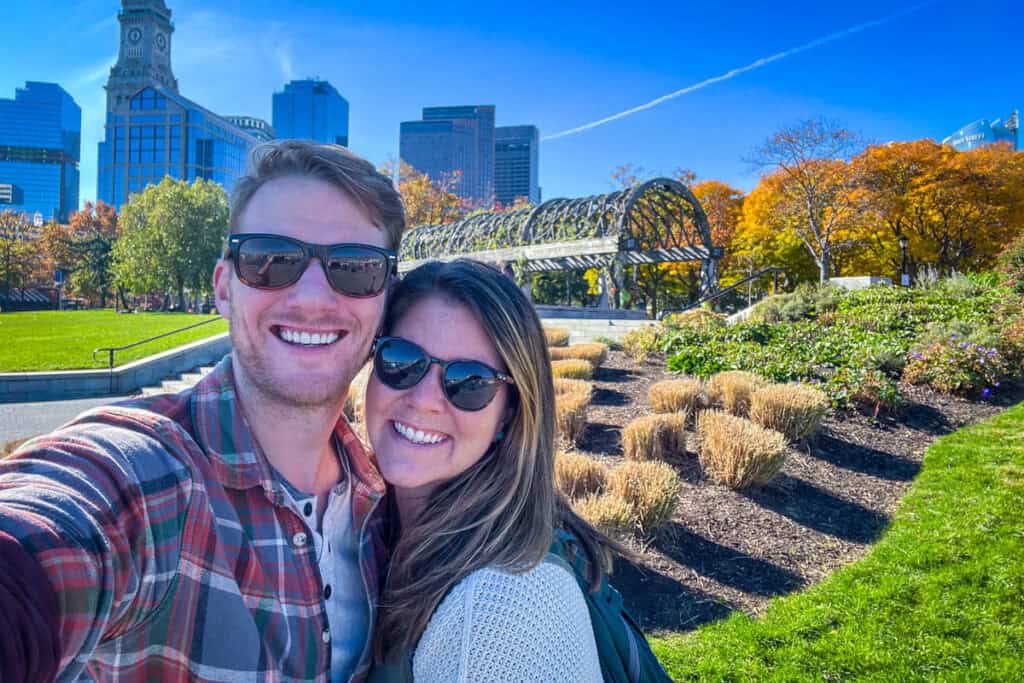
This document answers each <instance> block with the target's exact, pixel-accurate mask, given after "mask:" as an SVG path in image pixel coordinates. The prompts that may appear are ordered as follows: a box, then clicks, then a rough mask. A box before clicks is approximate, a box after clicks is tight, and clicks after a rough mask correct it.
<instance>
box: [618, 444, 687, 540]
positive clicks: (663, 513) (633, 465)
mask: <svg viewBox="0 0 1024 683" xmlns="http://www.w3.org/2000/svg"><path fill="white" fill-rule="evenodd" d="M607 491H608V493H610V494H612V495H614V496H618V497H619V498H621V499H622V500H624V501H626V502H627V503H628V504H629V505H630V506H631V507H632V508H633V516H634V519H635V520H636V525H637V527H638V528H639V530H640V533H642V534H644V535H645V536H650V535H652V534H654V533H655V532H656V531H657V530H658V529H660V528H661V527H662V526H664V525H665V524H666V523H667V522H668V521H669V520H671V519H672V516H673V515H674V514H675V511H676V508H677V507H678V506H679V499H680V497H681V496H682V494H683V485H682V483H681V482H680V481H679V476H678V475H677V474H676V471H675V470H674V469H672V466H671V465H669V464H668V463H664V462H637V461H628V462H624V463H622V464H621V465H619V466H618V467H616V468H615V469H614V470H612V471H611V472H610V473H609V474H608V483H607Z"/></svg>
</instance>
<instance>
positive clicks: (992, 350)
mask: <svg viewBox="0 0 1024 683" xmlns="http://www.w3.org/2000/svg"><path fill="white" fill-rule="evenodd" d="M994 355H996V350H995V349H989V350H988V357H989V358H991V357H992V356H994Z"/></svg>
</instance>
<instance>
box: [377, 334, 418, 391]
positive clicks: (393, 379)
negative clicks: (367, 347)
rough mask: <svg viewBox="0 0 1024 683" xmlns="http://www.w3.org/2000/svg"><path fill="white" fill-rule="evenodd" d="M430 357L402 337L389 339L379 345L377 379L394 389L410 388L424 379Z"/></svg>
mask: <svg viewBox="0 0 1024 683" xmlns="http://www.w3.org/2000/svg"><path fill="white" fill-rule="evenodd" d="M429 367H430V359H429V358H428V357H427V355H426V354H425V353H424V352H423V350H422V349H421V348H420V347H418V346H416V345H415V344H410V343H409V342H407V341H403V340H401V339H388V340H385V341H382V342H380V343H379V344H378V345H377V353H376V355H374V358H373V370H374V372H376V373H377V379H379V380H380V381H381V382H383V383H384V384H386V385H388V386H389V387H391V388H392V389H408V388H409V387H411V386H414V385H415V384H416V383H417V382H419V381H420V380H421V379H423V376H424V375H425V374H427V370H428V369H429Z"/></svg>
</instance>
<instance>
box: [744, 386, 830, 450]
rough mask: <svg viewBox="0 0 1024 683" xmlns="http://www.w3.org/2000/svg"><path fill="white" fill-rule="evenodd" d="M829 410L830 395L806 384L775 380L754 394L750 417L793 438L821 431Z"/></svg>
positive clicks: (805, 436) (798, 439)
mask: <svg viewBox="0 0 1024 683" xmlns="http://www.w3.org/2000/svg"><path fill="white" fill-rule="evenodd" d="M826 412H828V397H827V396H825V394H824V393H823V392H821V391H819V390H818V389H815V388H813V387H809V386H806V385H803V384H771V385H769V386H766V387H764V388H763V389H758V390H757V391H755V392H754V395H753V396H751V398H750V419H751V420H753V421H754V422H756V423H757V424H759V425H761V426H762V427H765V428H767V429H774V430H775V431H777V432H781V433H782V434H783V436H785V437H786V438H787V439H788V440H789V441H793V442H796V441H803V440H804V439H806V438H807V437H809V436H811V435H812V434H814V433H815V432H816V431H818V428H819V427H821V422H822V420H824V419H825V413H826Z"/></svg>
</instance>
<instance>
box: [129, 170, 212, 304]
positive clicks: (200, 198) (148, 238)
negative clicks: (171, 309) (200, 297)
mask: <svg viewBox="0 0 1024 683" xmlns="http://www.w3.org/2000/svg"><path fill="white" fill-rule="evenodd" d="M227 233H228V200H227V195H226V194H225V192H224V189H223V188H222V187H221V186H220V185H218V184H217V183H215V182H213V181H208V180H203V179H199V180H196V181H195V182H193V183H192V184H191V185H190V184H189V183H187V182H186V181H184V180H175V179H173V178H169V177H167V178H164V179H163V180H162V181H161V182H160V184H159V185H150V186H148V187H147V188H146V189H145V190H143V192H142V193H140V194H136V195H132V197H131V199H130V200H129V201H128V204H127V205H125V207H124V209H123V210H122V215H121V239H120V240H119V241H118V243H117V245H116V246H115V248H114V272H115V276H116V278H117V281H118V283H120V284H121V285H123V286H124V287H125V288H126V289H127V290H128V291H131V292H135V293H148V292H152V291H163V292H172V293H174V294H176V295H177V299H178V306H179V307H181V308H184V307H185V290H186V289H188V290H190V291H191V292H193V293H199V294H201V293H209V291H210V288H211V281H212V278H213V268H214V266H215V265H216V263H217V259H218V257H219V255H220V252H221V248H222V246H223V242H224V238H225V236H226V235H227Z"/></svg>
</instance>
